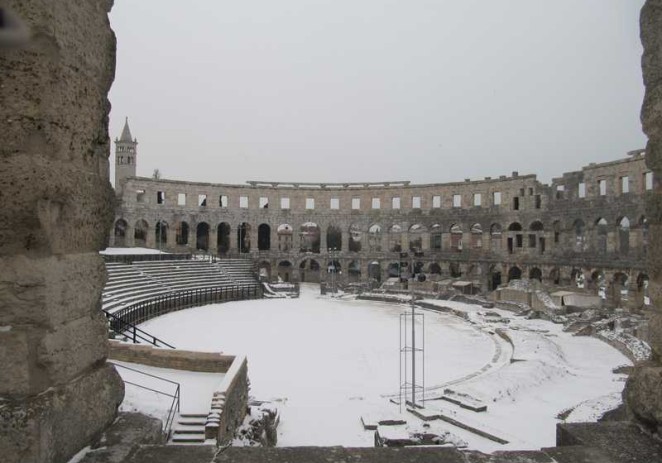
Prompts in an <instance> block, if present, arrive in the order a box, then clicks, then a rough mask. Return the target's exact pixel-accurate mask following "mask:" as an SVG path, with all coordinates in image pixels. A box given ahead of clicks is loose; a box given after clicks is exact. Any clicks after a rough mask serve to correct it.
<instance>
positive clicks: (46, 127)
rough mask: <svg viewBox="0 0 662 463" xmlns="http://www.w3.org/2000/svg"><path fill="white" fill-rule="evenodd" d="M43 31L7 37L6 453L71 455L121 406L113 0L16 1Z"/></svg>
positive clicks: (0, 297) (1, 53)
mask: <svg viewBox="0 0 662 463" xmlns="http://www.w3.org/2000/svg"><path fill="white" fill-rule="evenodd" d="M3 3H4V5H8V6H9V7H10V8H11V9H13V11H14V12H15V13H16V14H17V15H18V16H19V17H20V18H22V19H23V20H24V21H25V22H26V23H27V25H28V26H29V27H30V29H31V30H32V33H33V37H32V39H31V41H30V42H29V43H28V44H27V45H26V46H25V47H24V48H22V49H18V48H12V49H6V48H5V49H0V134H1V136H2V143H1V144H0V158H1V159H2V162H3V167H2V169H0V192H1V193H0V198H1V202H2V207H0V460H2V461H3V462H19V461H20V462H51V461H57V462H60V461H67V460H68V459H69V458H70V457H71V456H72V455H74V454H75V453H76V452H77V451H79V450H80V449H81V448H83V447H84V446H85V445H87V444H88V443H89V442H90V440H91V439H92V438H93V437H95V436H97V435H98V434H100V433H101V431H102V430H103V429H104V428H105V427H106V426H107V425H109V424H110V423H111V422H112V421H113V420H114V418H115V416H116V411H117V406H118V405H119V403H120V402H121V400H122V397H123V393H124V389H123V383H122V381H121V379H120V378H119V376H118V375H117V373H116V372H115V369H114V368H113V367H112V366H111V365H109V364H107V363H106V355H107V337H108V333H107V328H106V322H105V319H104V316H103V315H102V314H101V312H100V296H101V290H102V288H103V285H104V282H105V276H106V275H105V269H104V266H103V261H102V260H101V258H100V256H99V254H98V250H99V249H101V248H103V247H105V245H106V243H107V241H108V232H109V230H111V228H112V221H113V210H112V207H113V206H112V205H113V192H112V189H111V187H110V183H109V180H108V155H109V152H110V144H109V139H108V110H109V107H110V105H109V103H108V99H107V94H108V90H109V88H110V85H111V83H112V80H113V77H114V65H115V38H114V35H113V33H112V31H111V29H110V24H109V21H108V11H109V10H110V8H111V6H112V1H110V0H98V1H94V2H79V1H77V0H59V1H57V2H52V1H47V0H9V1H8V2H3Z"/></svg>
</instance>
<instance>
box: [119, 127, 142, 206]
mask: <svg viewBox="0 0 662 463" xmlns="http://www.w3.org/2000/svg"><path fill="white" fill-rule="evenodd" d="M137 145H138V140H136V139H135V138H133V136H132V135H131V129H130V128H129V118H128V117H127V118H126V119H125V120H124V129H123V130H122V135H121V136H120V138H116V139H115V191H116V192H117V194H121V191H122V184H123V183H124V182H125V181H126V179H127V178H130V177H135V176H136V164H137V155H138V152H137V149H136V148H137Z"/></svg>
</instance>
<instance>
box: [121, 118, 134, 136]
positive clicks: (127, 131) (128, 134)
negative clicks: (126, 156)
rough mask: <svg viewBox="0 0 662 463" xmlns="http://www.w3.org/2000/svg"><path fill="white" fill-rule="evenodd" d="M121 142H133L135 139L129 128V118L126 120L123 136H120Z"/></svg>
mask: <svg viewBox="0 0 662 463" xmlns="http://www.w3.org/2000/svg"><path fill="white" fill-rule="evenodd" d="M120 141H125V142H133V137H132V136H131V129H130V128H129V118H128V117H127V118H126V119H125V120H124V128H123V129H122V135H120Z"/></svg>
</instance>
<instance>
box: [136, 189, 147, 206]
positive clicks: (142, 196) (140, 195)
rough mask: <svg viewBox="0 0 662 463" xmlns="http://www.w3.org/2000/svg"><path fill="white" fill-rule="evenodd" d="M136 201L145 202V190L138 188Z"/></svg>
mask: <svg viewBox="0 0 662 463" xmlns="http://www.w3.org/2000/svg"><path fill="white" fill-rule="evenodd" d="M136 201H137V202H139V203H144V202H145V190H136Z"/></svg>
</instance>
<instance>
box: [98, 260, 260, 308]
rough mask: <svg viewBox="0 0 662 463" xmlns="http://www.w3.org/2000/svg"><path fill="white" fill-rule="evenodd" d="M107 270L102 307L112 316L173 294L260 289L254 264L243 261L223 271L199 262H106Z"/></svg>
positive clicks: (233, 262)
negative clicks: (223, 289) (123, 309)
mask: <svg viewBox="0 0 662 463" xmlns="http://www.w3.org/2000/svg"><path fill="white" fill-rule="evenodd" d="M245 264H248V266H246V265H245ZM235 266H236V267H237V268H236V269H235ZM106 269H107V271H108V281H107V282H106V286H105V288H104V290H103V304H102V307H103V309H104V310H106V311H108V312H111V313H112V312H116V311H118V310H120V309H122V308H124V307H127V306H130V305H133V304H137V303H140V302H145V301H149V300H152V299H156V298H158V297H160V296H163V295H166V294H169V293H173V292H179V291H187V290H194V289H206V288H230V287H238V288H242V287H255V286H258V282H257V281H256V280H255V278H254V277H253V274H252V264H251V263H250V261H249V262H246V261H244V260H240V259H236V260H233V261H232V262H229V263H227V264H224V265H223V267H221V266H219V265H216V264H212V263H209V262H207V261H199V260H160V261H135V262H133V263H132V264H124V263H117V262H107V263H106Z"/></svg>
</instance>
